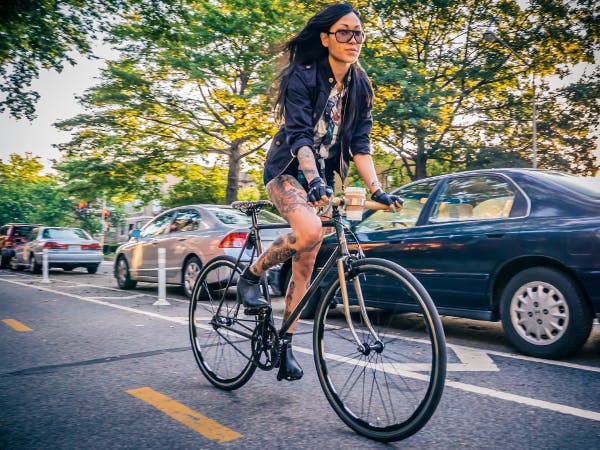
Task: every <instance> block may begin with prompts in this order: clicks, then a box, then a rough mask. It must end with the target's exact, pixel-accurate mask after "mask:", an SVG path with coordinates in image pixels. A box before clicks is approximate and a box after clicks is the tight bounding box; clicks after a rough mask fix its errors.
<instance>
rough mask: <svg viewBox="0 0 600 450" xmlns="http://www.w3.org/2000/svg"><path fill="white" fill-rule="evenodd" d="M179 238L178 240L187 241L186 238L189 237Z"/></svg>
mask: <svg viewBox="0 0 600 450" xmlns="http://www.w3.org/2000/svg"><path fill="white" fill-rule="evenodd" d="M177 240H178V241H186V240H187V238H179V239H177Z"/></svg>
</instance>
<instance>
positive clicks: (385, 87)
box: [57, 0, 600, 206]
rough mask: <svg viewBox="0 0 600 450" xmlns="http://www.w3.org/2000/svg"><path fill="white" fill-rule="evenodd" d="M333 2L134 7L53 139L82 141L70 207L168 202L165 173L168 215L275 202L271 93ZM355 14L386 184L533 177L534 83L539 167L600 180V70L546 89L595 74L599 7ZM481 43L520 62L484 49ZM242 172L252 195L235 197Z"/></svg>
mask: <svg viewBox="0 0 600 450" xmlns="http://www.w3.org/2000/svg"><path fill="white" fill-rule="evenodd" d="M325 3H327V2H322V1H318V2H308V1H304V0H300V1H292V0H273V1H270V0H217V1H206V0H181V1H177V2H153V1H148V2H143V1H138V2H130V4H132V5H134V6H133V7H132V8H130V9H129V10H128V13H127V14H125V15H124V16H123V19H122V20H121V21H120V23H119V25H118V26H116V27H114V28H113V29H112V31H111V35H110V39H111V41H112V43H113V44H114V45H115V46H117V47H119V48H120V50H121V52H122V57H121V58H120V59H119V60H117V61H113V62H111V63H110V64H109V65H108V66H107V68H106V69H105V70H104V72H103V74H102V79H101V84H100V85H99V86H97V87H94V88H92V89H90V90H89V91H88V92H87V93H86V94H85V95H84V96H83V98H82V99H81V101H82V103H83V105H84V106H85V107H86V113H85V114H82V115H79V116H77V117H74V118H72V119H70V120H66V121H63V122H61V123H59V124H58V126H59V127H60V128H62V129H64V130H67V131H71V132H73V136H74V137H73V139H72V140H71V141H70V142H68V143H66V144H64V145H60V146H59V148H60V149H61V150H63V151H64V154H65V158H64V159H63V162H61V164H60V165H58V166H57V169H58V170H59V171H60V172H61V174H62V176H63V178H62V180H63V181H64V183H65V185H66V186H68V190H69V191H68V192H69V194H70V195H75V196H77V197H85V196H86V195H87V196H88V197H90V198H96V197H104V198H108V197H111V196H118V197H119V198H120V199H121V200H125V199H131V198H134V197H136V198H140V199H142V200H143V201H147V200H149V199H151V198H158V197H159V196H160V192H159V186H160V184H161V183H162V182H163V180H164V176H165V174H174V175H178V174H179V175H181V176H182V178H183V181H182V182H181V183H180V184H179V185H178V186H177V187H176V188H174V190H173V191H172V192H171V193H170V194H169V199H168V202H169V205H171V206H173V205H175V204H187V203H195V202H210V203H230V202H231V201H233V200H235V199H236V198H238V197H239V198H244V199H248V198H256V197H261V198H265V197H266V193H265V192H264V188H263V186H262V180H261V177H260V173H261V164H262V163H263V161H264V155H265V150H266V147H267V145H268V142H269V140H270V139H271V137H272V135H273V132H274V131H275V129H276V127H277V124H275V123H274V122H273V119H272V111H271V105H270V103H269V100H270V99H269V93H270V91H269V86H270V85H271V84H272V81H273V80H274V77H275V75H276V73H277V71H278V70H279V69H280V68H281V67H280V66H281V60H280V59H278V58H279V57H280V56H281V53H280V51H281V48H282V44H283V43H284V42H285V41H286V40H287V39H288V38H290V37H291V36H292V35H294V34H295V33H296V32H297V31H298V30H299V29H300V28H301V27H302V25H303V23H304V21H305V20H306V18H307V17H308V16H310V15H312V14H313V13H314V12H315V11H316V10H317V9H318V8H320V7H321V6H323V5H324V4H325ZM354 4H355V6H357V7H358V8H359V9H360V10H361V11H362V13H363V16H364V19H365V21H366V22H365V27H366V30H367V34H368V39H367V42H366V45H365V47H364V49H363V54H362V56H361V63H362V64H363V66H364V67H365V68H366V70H367V71H368V73H369V74H370V76H371V78H372V80H373V84H374V88H375V95H376V103H375V108H374V119H375V123H374V129H373V133H372V138H373V141H374V151H375V153H374V160H375V163H376V166H377V169H378V172H379V173H380V176H381V178H382V181H384V180H385V181H387V177H388V176H389V177H391V179H392V181H391V183H390V185H391V186H399V185H401V184H404V183H406V182H409V181H411V180H415V179H419V178H423V177H425V176H428V175H435V174H438V173H443V172H450V171H457V170H462V169H472V168H485V167H500V166H530V165H531V147H532V136H531V135H532V130H531V117H532V108H531V106H532V99H533V91H532V84H531V79H530V72H531V70H530V69H531V68H533V69H534V71H535V74H536V104H537V106H538V139H537V144H538V145H537V146H538V160H539V166H540V167H542V168H553V169H561V170H565V171H569V172H574V173H580V174H586V175H592V174H594V173H596V171H597V170H598V162H597V161H596V160H595V158H594V155H593V150H594V149H595V148H596V143H595V137H596V136H595V134H594V133H595V131H594V130H597V129H598V127H599V125H600V124H599V120H600V114H599V111H598V109H599V107H598V105H599V103H598V99H599V98H600V89H599V87H598V86H599V84H600V83H599V80H600V75H599V71H598V69H597V68H596V71H595V72H593V73H589V72H588V73H586V75H585V76H584V77H583V78H582V79H581V80H580V81H578V82H574V83H573V82H571V83H568V84H567V85H566V86H563V87H561V88H555V87H553V85H551V84H550V79H551V77H564V76H566V75H568V74H569V72H570V71H572V67H573V65H574V64H577V63H583V64H584V65H587V66H588V67H589V66H590V65H591V64H592V63H593V61H594V51H597V50H598V49H599V45H600V37H599V33H598V31H599V30H598V28H599V26H598V21H597V15H594V14H595V13H594V3H593V2H592V0H576V1H568V2H567V1H563V0H547V1H532V2H525V3H523V2H517V1H515V0H502V1H499V0H478V1H475V0H466V1H458V0H447V1H433V2H432V1H426V0H369V1H367V0H357V1H356V2H354ZM487 28H490V29H492V30H493V31H494V32H495V33H496V34H497V35H498V36H500V37H501V39H502V40H503V42H505V43H506V44H507V45H510V49H512V51H514V52H515V54H517V55H519V56H518V57H516V56H515V55H514V54H513V53H512V52H511V50H510V49H509V48H507V47H503V46H502V45H499V44H497V43H496V44H492V43H489V42H487V41H485V40H484V39H483V31H484V30H485V29H487ZM207 155H210V158H212V159H210V160H211V161H214V160H215V158H216V160H217V161H218V163H217V164H216V165H215V167H213V168H212V169H211V170H208V169H202V170H204V171H205V172H202V170H201V169H199V168H198V167H195V166H194V165H193V164H194V163H195V162H197V161H198V158H199V157H206V156H207ZM190 164H191V165H192V166H191V167H190V168H189V170H188V167H187V166H188V165H190ZM217 166H219V167H217ZM245 169H247V170H248V174H249V175H250V176H251V177H252V178H253V179H255V181H256V183H257V186H258V192H257V191H256V190H255V189H254V188H249V189H247V190H244V188H242V189H241V190H240V186H242V183H241V182H240V181H241V180H240V173H241V172H242V171H243V170H245ZM206 170H208V171H207V172H206ZM194 171H200V172H198V173H194ZM215 174H219V175H218V179H217V178H211V177H212V176H213V175H215ZM215 176H216V175H215ZM351 176H352V177H353V179H357V174H356V173H355V172H351ZM351 182H352V181H350V183H351ZM194 183H195V184H194ZM198 183H206V184H200V186H201V189H199V185H198Z"/></svg>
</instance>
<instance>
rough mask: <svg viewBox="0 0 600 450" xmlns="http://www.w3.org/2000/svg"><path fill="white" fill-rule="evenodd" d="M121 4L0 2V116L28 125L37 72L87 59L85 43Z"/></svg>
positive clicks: (94, 0)
mask: <svg viewBox="0 0 600 450" xmlns="http://www.w3.org/2000/svg"><path fill="white" fill-rule="evenodd" d="M126 4H127V1H126V0H86V1H85V2H84V1H81V0H19V1H12V0H0V10H1V11H2V14H1V15H0V94H1V95H2V97H1V98H0V113H2V112H4V111H6V110H8V112H9V114H10V115H12V116H13V117H15V118H17V119H20V118H22V117H26V118H28V119H29V120H33V118H34V117H35V104H36V102H37V101H38V99H39V94H38V93H37V92H35V91H33V90H31V89H30V88H29V86H30V85H31V82H32V80H34V79H36V78H37V77H38V75H39V72H40V69H54V70H56V71H58V72H61V71H62V69H63V67H64V64H65V63H68V64H71V65H74V64H75V58H74V56H73V54H74V53H75V52H76V53H80V54H83V55H86V56H91V53H92V51H91V45H90V41H91V40H92V39H94V38H95V37H96V33H97V32H98V30H100V29H101V28H102V26H103V25H105V24H106V23H107V22H108V20H109V19H110V18H111V16H112V15H114V14H116V13H117V12H118V11H120V10H122V9H123V8H124V7H125V5H126Z"/></svg>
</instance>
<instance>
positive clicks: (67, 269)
mask: <svg viewBox="0 0 600 450" xmlns="http://www.w3.org/2000/svg"><path fill="white" fill-rule="evenodd" d="M62 269H63V270H64V271H65V272H71V271H72V270H73V269H75V267H71V266H66V267H63V268H62Z"/></svg>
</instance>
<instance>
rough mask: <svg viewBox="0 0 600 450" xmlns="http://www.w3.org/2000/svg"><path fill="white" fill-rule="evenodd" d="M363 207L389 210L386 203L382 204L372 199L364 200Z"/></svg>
mask: <svg viewBox="0 0 600 450" xmlns="http://www.w3.org/2000/svg"><path fill="white" fill-rule="evenodd" d="M365 209H374V210H378V209H382V210H389V209H390V207H389V206H388V205H384V204H383V203H379V202H374V201H373V200H365Z"/></svg>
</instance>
